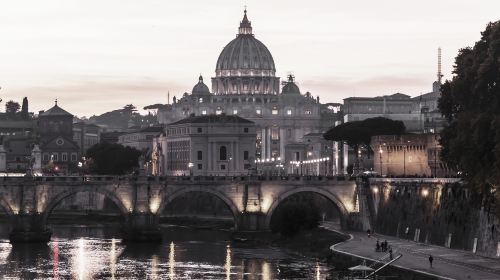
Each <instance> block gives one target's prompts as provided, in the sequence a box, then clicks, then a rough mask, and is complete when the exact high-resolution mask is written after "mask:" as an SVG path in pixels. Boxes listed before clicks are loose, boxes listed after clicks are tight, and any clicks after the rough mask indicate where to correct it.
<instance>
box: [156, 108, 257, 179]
mask: <svg viewBox="0 0 500 280" xmlns="http://www.w3.org/2000/svg"><path fill="white" fill-rule="evenodd" d="M255 136H256V131H255V123H254V122H252V121H250V120H247V119H244V118H242V117H240V116H235V115H232V116H228V115H224V114H221V115H205V116H191V117H188V118H185V119H182V120H180V121H177V122H174V123H171V124H169V125H167V128H166V147H163V148H162V149H163V150H166V157H165V159H164V162H165V168H164V170H165V173H166V175H190V174H192V175H195V176H197V175H211V176H227V175H230V176H231V175H248V174H249V172H251V168H252V165H253V163H254V161H255Z"/></svg>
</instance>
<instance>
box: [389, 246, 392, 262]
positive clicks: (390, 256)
mask: <svg viewBox="0 0 500 280" xmlns="http://www.w3.org/2000/svg"><path fill="white" fill-rule="evenodd" d="M389 259H391V261H392V248H391V247H389Z"/></svg>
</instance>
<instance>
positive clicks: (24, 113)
mask: <svg viewBox="0 0 500 280" xmlns="http://www.w3.org/2000/svg"><path fill="white" fill-rule="evenodd" d="M21 115H22V117H23V119H27V118H28V98H27V97H25V98H23V105H22V106H21Z"/></svg>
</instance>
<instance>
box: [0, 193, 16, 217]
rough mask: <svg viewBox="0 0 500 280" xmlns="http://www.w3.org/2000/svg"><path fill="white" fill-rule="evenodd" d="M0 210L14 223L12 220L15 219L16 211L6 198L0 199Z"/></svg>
mask: <svg viewBox="0 0 500 280" xmlns="http://www.w3.org/2000/svg"><path fill="white" fill-rule="evenodd" d="M0 209H1V210H3V212H4V213H5V214H6V215H7V218H8V219H9V220H10V221H12V218H13V217H14V214H15V213H14V210H12V207H11V206H10V204H9V203H8V202H7V200H5V198H4V197H0Z"/></svg>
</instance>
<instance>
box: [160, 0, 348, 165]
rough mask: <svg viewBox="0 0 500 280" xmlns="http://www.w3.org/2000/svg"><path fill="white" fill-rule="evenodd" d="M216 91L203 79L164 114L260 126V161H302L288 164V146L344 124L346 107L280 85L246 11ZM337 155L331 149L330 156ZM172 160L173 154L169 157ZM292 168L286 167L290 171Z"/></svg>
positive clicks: (218, 70) (224, 56) (164, 119)
mask: <svg viewBox="0 0 500 280" xmlns="http://www.w3.org/2000/svg"><path fill="white" fill-rule="evenodd" d="M211 82H212V87H211V90H210V89H209V87H208V86H207V85H206V84H205V81H204V79H203V77H202V76H201V75H200V76H199V78H198V82H197V83H196V84H195V85H194V87H193V89H192V91H191V93H184V95H183V96H182V97H181V98H179V99H175V98H174V100H173V102H172V103H171V104H168V105H167V106H166V108H164V109H161V110H159V111H158V120H159V122H160V123H162V124H164V125H167V124H171V123H174V122H177V121H179V120H181V119H184V118H188V117H191V116H203V115H223V114H224V115H237V116H239V117H242V118H244V119H247V120H250V121H252V122H253V123H255V128H256V139H255V141H256V152H255V156H254V158H255V162H258V161H264V162H265V161H266V160H267V161H271V160H277V159H278V158H280V162H283V163H289V162H290V161H297V160H299V161H302V160H305V158H300V159H297V158H296V157H294V158H293V159H287V158H286V157H285V155H286V154H287V153H285V149H286V147H287V145H293V144H297V143H303V142H304V141H305V138H304V136H305V135H307V134H310V133H322V132H325V131H326V130H327V129H328V128H330V127H331V126H333V125H335V123H336V122H338V121H340V120H341V112H340V110H341V109H340V104H336V103H331V104H321V103H320V100H319V97H316V98H315V97H313V95H312V94H311V93H309V92H305V93H303V92H302V91H301V90H300V88H299V87H298V85H297V84H296V83H295V77H294V76H293V75H288V77H286V79H285V81H282V82H281V83H280V78H279V77H277V76H276V65H275V63H274V59H273V56H272V54H271V52H270V51H269V49H268V48H267V47H266V46H265V45H264V44H263V43H262V42H261V41H259V40H258V39H257V38H256V36H255V34H254V33H253V29H252V25H251V22H250V21H249V20H248V17H247V12H246V10H245V13H244V16H243V20H242V21H241V22H240V26H239V28H238V34H237V36H236V38H235V39H233V40H231V41H230V42H229V43H228V44H227V45H226V46H225V47H224V48H223V50H222V52H221V53H220V55H219V57H218V59H217V62H216V66H215V77H213V78H212V79H211ZM329 153H330V154H332V156H331V158H332V160H333V158H334V156H333V153H332V150H331V148H330V151H329ZM165 156H167V155H165ZM285 168H286V167H285Z"/></svg>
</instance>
